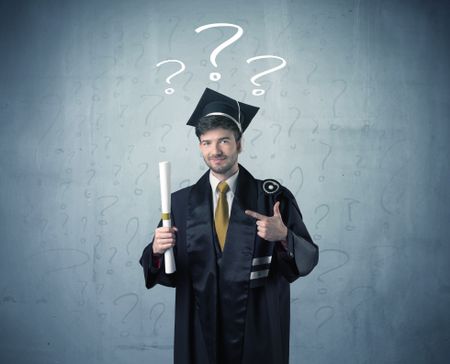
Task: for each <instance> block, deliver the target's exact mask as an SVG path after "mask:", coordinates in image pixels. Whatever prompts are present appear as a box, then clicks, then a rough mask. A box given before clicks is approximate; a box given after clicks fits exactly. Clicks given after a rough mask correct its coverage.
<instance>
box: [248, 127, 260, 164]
mask: <svg viewBox="0 0 450 364" xmlns="http://www.w3.org/2000/svg"><path fill="white" fill-rule="evenodd" d="M252 131H256V132H257V133H258V135H256V136H255V137H254V138H253V139H252V140H250V144H251V145H253V146H255V140H256V139H258V138H260V137H261V135H262V134H263V132H262V131H261V130H259V129H252ZM250 158H251V159H256V158H258V156H256V155H250Z"/></svg>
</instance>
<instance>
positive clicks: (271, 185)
mask: <svg viewBox="0 0 450 364" xmlns="http://www.w3.org/2000/svg"><path fill="white" fill-rule="evenodd" d="M262 188H263V190H264V192H265V193H267V194H269V195H271V194H272V193H275V192H277V191H278V190H279V189H280V184H279V183H278V182H277V181H275V180H274V179H266V180H264V181H263V184H262Z"/></svg>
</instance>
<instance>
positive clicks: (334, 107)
mask: <svg viewBox="0 0 450 364" xmlns="http://www.w3.org/2000/svg"><path fill="white" fill-rule="evenodd" d="M337 82H341V83H342V84H343V86H344V87H343V88H342V90H341V91H340V92H339V93H338V94H337V95H336V97H335V98H334V100H333V118H336V116H337V115H336V104H337V102H338V100H339V98H340V97H341V96H342V95H343V93H344V92H345V91H346V90H347V81H345V80H333V83H337Z"/></svg>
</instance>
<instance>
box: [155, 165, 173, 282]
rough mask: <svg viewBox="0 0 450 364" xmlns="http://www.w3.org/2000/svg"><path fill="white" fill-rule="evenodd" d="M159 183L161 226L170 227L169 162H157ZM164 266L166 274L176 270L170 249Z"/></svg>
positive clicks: (165, 254)
mask: <svg viewBox="0 0 450 364" xmlns="http://www.w3.org/2000/svg"><path fill="white" fill-rule="evenodd" d="M159 183H160V186H161V219H162V226H164V227H172V221H171V220H170V162H159ZM164 266H165V272H166V274H171V273H174V272H175V271H176V270H177V269H176V267H175V257H174V255H173V249H172V248H170V249H167V250H166V251H165V253H164Z"/></svg>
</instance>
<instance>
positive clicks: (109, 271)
mask: <svg viewBox="0 0 450 364" xmlns="http://www.w3.org/2000/svg"><path fill="white" fill-rule="evenodd" d="M109 250H114V253H113V254H112V255H111V258H109V260H108V262H109V264H112V260H113V258H114V257H115V256H116V254H117V248H116V247H114V246H113V247H111V248H109ZM106 273H108V274H113V273H114V269H112V268H110V269H108V270H107V271H106Z"/></svg>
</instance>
